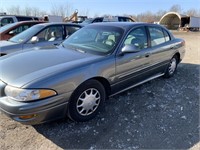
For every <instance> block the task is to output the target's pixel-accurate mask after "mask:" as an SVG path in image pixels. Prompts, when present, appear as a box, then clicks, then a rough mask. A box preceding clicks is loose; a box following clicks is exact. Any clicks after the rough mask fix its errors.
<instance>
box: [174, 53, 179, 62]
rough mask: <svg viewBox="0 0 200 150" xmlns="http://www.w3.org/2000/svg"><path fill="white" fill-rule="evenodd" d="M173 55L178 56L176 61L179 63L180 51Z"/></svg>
mask: <svg viewBox="0 0 200 150" xmlns="http://www.w3.org/2000/svg"><path fill="white" fill-rule="evenodd" d="M174 56H176V57H177V58H178V63H180V53H176V54H175V55H174Z"/></svg>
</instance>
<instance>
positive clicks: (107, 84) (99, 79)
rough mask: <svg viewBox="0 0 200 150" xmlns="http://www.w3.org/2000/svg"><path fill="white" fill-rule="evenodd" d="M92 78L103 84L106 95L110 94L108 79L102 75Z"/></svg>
mask: <svg viewBox="0 0 200 150" xmlns="http://www.w3.org/2000/svg"><path fill="white" fill-rule="evenodd" d="M92 79H94V80H97V81H99V82H100V83H101V84H102V85H103V86H104V88H105V91H106V96H107V97H108V96H109V95H110V94H111V87H110V83H109V82H108V80H106V79H105V78H103V77H95V78H92Z"/></svg>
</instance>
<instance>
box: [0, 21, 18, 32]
mask: <svg viewBox="0 0 200 150" xmlns="http://www.w3.org/2000/svg"><path fill="white" fill-rule="evenodd" d="M17 23H18V22H15V23H10V24H7V25H5V26H3V27H1V28H0V33H2V32H4V31H6V30H8V29H9V28H12V27H14V26H15V25H16V24H17Z"/></svg>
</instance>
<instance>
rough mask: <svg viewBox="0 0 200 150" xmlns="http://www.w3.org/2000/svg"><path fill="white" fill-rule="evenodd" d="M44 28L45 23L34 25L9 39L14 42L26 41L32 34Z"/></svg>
mask: <svg viewBox="0 0 200 150" xmlns="http://www.w3.org/2000/svg"><path fill="white" fill-rule="evenodd" d="M43 28H44V26H43V25H34V26H32V27H30V28H29V29H27V30H25V31H24V32H21V33H20V34H17V35H16V36H14V37H12V38H11V39H9V41H11V42H14V43H22V42H24V41H27V40H29V39H30V38H31V37H32V36H34V35H35V34H37V33H38V32H39V31H40V30H41V29H43Z"/></svg>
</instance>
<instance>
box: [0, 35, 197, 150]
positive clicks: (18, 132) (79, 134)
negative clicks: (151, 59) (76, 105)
mask: <svg viewBox="0 0 200 150" xmlns="http://www.w3.org/2000/svg"><path fill="white" fill-rule="evenodd" d="M174 34H175V36H176V37H181V38H184V39H185V40H186V49H187V53H186V56H185V58H184V60H183V61H182V63H181V64H180V65H179V67H178V72H177V73H176V75H175V76H174V77H173V78H170V79H163V78H159V79H156V80H154V81H151V82H148V83H146V84H143V85H141V86H138V87H136V88H134V89H131V90H129V91H127V92H124V93H122V94H120V95H117V96H115V97H113V98H111V99H109V100H108V101H107V102H106V106H105V109H104V111H103V112H102V113H101V114H99V115H98V116H97V117H96V118H95V119H93V120H91V121H89V122H85V123H74V122H71V121H70V120H60V121H56V122H52V123H49V124H42V125H36V126H27V125H22V124H20V123H17V122H15V121H13V120H11V119H9V118H7V117H6V116H5V115H4V114H2V113H0V149H1V150H8V149H15V150H17V149H24V150H32V149H41V150H44V149H45V150H46V149H49V150H51V149H53V150H57V149H188V148H191V149H195V150H196V149H200V137H199V129H200V125H199V108H200V107H199V100H200V95H199V94H200V66H199V65H200V32H175V33H174Z"/></svg>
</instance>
